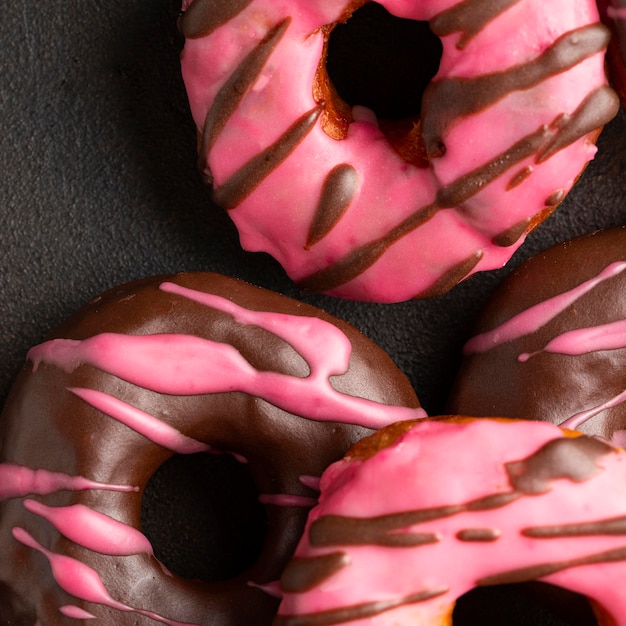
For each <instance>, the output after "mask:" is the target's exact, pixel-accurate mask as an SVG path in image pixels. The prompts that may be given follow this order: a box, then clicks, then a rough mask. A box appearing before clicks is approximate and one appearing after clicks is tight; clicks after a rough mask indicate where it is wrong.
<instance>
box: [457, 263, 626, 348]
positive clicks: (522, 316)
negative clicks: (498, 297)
mask: <svg viewBox="0 0 626 626" xmlns="http://www.w3.org/2000/svg"><path fill="white" fill-rule="evenodd" d="M625 269H626V262H621V261H620V262H615V263H611V264H610V265H609V266H607V267H606V268H605V269H604V270H602V272H600V274H598V276H595V277H594V278H591V279H590V280H587V281H585V282H584V283H581V284H580V285H577V286H576V287H574V288H573V289H570V290H569V291H566V292H564V293H561V294H559V295H556V296H554V297H552V298H548V299H547V300H545V301H543V302H540V303H539V304H536V305H535V306H532V307H530V308H529V309H526V310H525V311H522V312H521V313H518V314H517V315H515V316H513V317H512V318H511V319H509V320H507V321H506V322H504V323H503V324H501V325H500V326H498V327H497V328H494V329H493V330H490V331H487V332H485V333H482V334H480V335H476V336H475V337H472V339H470V340H469V341H468V342H467V343H466V344H465V347H464V350H463V352H464V353H465V354H466V355H469V354H478V353H481V352H487V351H489V350H491V349H492V348H495V347H497V346H499V345H502V344H503V343H506V342H507V341H513V340H515V339H519V338H520V337H523V336H524V335H528V334H530V333H533V332H535V331H536V330H538V329H539V328H541V327H542V326H543V325H545V324H547V323H548V322H549V321H550V320H552V319H554V318H555V317H556V316H557V315H559V314H560V313H562V312H563V311H564V310H565V309H566V308H567V307H569V306H571V305H572V304H573V303H574V302H576V300H578V299H579V298H581V297H582V296H583V295H585V294H586V293H588V292H589V291H591V290H592V289H594V288H595V287H596V286H597V285H599V284H600V283H601V282H603V281H604V280H608V279H610V278H613V277H614V276H617V275H618V274H620V273H621V272H623V271H624V270H625Z"/></svg>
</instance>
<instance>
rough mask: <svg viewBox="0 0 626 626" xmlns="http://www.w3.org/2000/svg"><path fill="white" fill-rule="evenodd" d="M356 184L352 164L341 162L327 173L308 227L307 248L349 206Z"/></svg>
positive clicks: (356, 187) (331, 227)
mask: <svg viewBox="0 0 626 626" xmlns="http://www.w3.org/2000/svg"><path fill="white" fill-rule="evenodd" d="M358 186H359V175H358V173H357V171H356V170H355V169H354V167H352V165H348V164H347V163H342V164H341V165H337V166H336V167H334V168H333V169H332V170H331V171H330V172H329V173H328V176H327V177H326V180H325V181H324V185H323V187H322V193H321V196H320V200H319V203H318V205H317V209H316V211H315V216H314V218H313V222H312V223H311V227H310V229H309V234H308V237H307V242H306V248H307V249H308V248H310V247H311V246H312V245H314V244H316V243H317V242H318V241H320V240H321V239H323V238H324V237H325V236H326V235H327V234H328V233H329V232H330V231H331V230H332V229H333V227H334V226H335V224H336V223H337V222H338V221H339V220H340V219H341V217H342V216H343V214H344V213H345V212H346V210H347V209H348V207H349V206H350V203H351V202H352V200H353V198H354V196H355V194H356V193H357V191H358Z"/></svg>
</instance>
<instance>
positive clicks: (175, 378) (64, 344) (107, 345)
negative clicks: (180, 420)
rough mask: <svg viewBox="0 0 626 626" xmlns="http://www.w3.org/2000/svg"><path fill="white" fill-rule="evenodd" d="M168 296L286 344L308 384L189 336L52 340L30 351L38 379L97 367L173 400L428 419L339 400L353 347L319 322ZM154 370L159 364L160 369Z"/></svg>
mask: <svg viewBox="0 0 626 626" xmlns="http://www.w3.org/2000/svg"><path fill="white" fill-rule="evenodd" d="M163 288H164V289H166V290H167V289H169V290H170V291H172V292H176V293H179V292H180V295H183V296H184V297H188V298H189V297H193V298H194V299H196V300H197V301H199V302H202V303H204V304H206V305H207V306H211V307H218V308H221V309H223V310H225V311H227V312H230V313H231V314H233V315H235V316H236V317H237V319H239V320H241V321H242V322H243V323H247V324H254V325H257V326H259V327H261V328H265V329H267V330H269V331H270V332H273V333H274V334H276V335H277V336H279V337H281V338H282V339H284V340H286V341H288V342H289V343H290V344H291V345H292V346H293V347H294V348H295V349H296V350H298V352H299V353H300V354H301V355H302V357H303V358H304V359H305V360H306V361H307V363H308V364H309V367H310V374H309V376H307V377H306V378H298V377H295V376H290V375H286V374H280V373H276V372H268V371H258V370H256V369H254V368H253V367H252V366H251V365H250V363H248V361H246V360H245V359H244V358H243V357H242V355H241V354H240V353H239V352H238V351H237V350H236V349H235V348H233V347H232V346H230V345H228V344H222V343H218V342H215V341H210V340H208V339H203V338H200V337H195V336H191V335H178V334H158V335H142V336H130V335H120V334H116V333H102V334H100V335H96V336H94V337H90V338H88V339H84V340H82V341H79V340H73V339H53V340H51V341H48V342H46V343H43V344H40V345H39V346H36V347H34V348H32V349H31V350H30V351H29V353H28V359H30V360H31V361H32V362H33V370H34V371H36V370H37V368H38V367H39V365H40V364H41V363H42V362H45V363H48V364H51V365H55V366H57V367H60V368H62V369H64V370H65V371H68V372H71V371H73V370H74V369H76V368H77V367H79V366H80V365H82V364H88V365H92V366H94V367H97V368H99V369H101V370H103V371H105V372H107V373H109V374H112V375H114V376H118V377H119V378H122V379H124V380H126V381H128V382H131V383H133V384H135V385H139V386H141V387H144V388H146V389H150V390H152V391H156V392H159V393H166V394H174V395H196V394H211V393H222V392H231V391H240V392H244V393H248V394H250V395H252V396H256V397H259V398H263V399H264V400H266V401H268V402H270V403H271V404H274V405H275V406H277V407H279V408H281V409H283V410H286V411H289V412H290V413H292V414H294V415H299V416H301V417H304V418H308V419H313V420H318V421H336V420H337V419H338V418H339V417H340V419H341V421H342V422H343V423H346V424H359V425H362V426H366V427H370V428H380V427H381V426H384V425H387V424H389V423H390V422H393V421H404V420H410V419H416V418H420V417H425V415H426V413H425V412H424V410H423V409H421V408H407V407H400V406H390V405H384V404H380V403H377V402H374V401H371V400H367V399H364V398H357V397H354V396H349V395H347V394H344V393H341V392H339V391H337V390H336V389H334V388H333V386H332V384H331V382H330V377H331V376H333V375H337V374H342V373H344V372H346V371H347V370H348V368H349V358H350V349H351V346H350V342H349V340H348V339H347V337H346V336H345V335H344V333H342V332H341V331H340V330H339V329H337V328H336V327H335V326H333V325H332V324H329V323H327V322H324V321H323V320H320V319H318V318H307V317H300V316H293V315H285V314H276V313H267V312H257V311H249V310H245V309H242V308H241V307H238V306H236V305H234V304H233V303H231V302H229V301H228V300H225V299H223V298H218V297H214V296H208V297H206V298H205V296H206V294H204V293H202V292H197V291H193V290H187V289H182V288H180V287H178V286H176V285H172V284H169V285H168V284H165V285H164V287H163ZM155 364H158V366H157V367H155Z"/></svg>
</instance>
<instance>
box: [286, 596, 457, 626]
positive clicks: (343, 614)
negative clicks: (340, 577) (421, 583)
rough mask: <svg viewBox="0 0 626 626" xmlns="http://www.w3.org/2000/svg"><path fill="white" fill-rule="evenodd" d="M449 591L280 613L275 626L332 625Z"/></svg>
mask: <svg viewBox="0 0 626 626" xmlns="http://www.w3.org/2000/svg"><path fill="white" fill-rule="evenodd" d="M447 592H448V589H447V588H441V589H426V590H424V591H418V592H417V593H412V594H410V595H408V596H404V597H402V598H397V599H392V600H378V601H375V602H367V603H365V604H357V605H354V606H347V607H343V608H340V609H331V610H329V611H319V612H317V613H307V614H304V615H278V616H277V617H276V619H275V620H274V626H332V624H342V623H344V622H351V621H353V620H356V619H366V618H368V617H375V616H376V615H380V614H381V613H385V612H386V611H391V610H392V609H397V608H398V607H400V606H403V605H405V604H415V603H417V602H424V601H426V600H430V599H431V598H436V597H437V596H441V595H443V594H444V593H447Z"/></svg>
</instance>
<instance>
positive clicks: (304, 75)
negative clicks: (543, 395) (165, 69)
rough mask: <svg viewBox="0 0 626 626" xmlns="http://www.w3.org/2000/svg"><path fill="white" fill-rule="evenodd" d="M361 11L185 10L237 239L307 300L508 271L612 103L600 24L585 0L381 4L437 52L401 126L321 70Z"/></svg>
mask: <svg viewBox="0 0 626 626" xmlns="http://www.w3.org/2000/svg"><path fill="white" fill-rule="evenodd" d="M366 4H368V2H367V0H359V1H354V0H334V1H333V0H324V1H323V2H322V1H317V2H313V1H311V0H306V1H302V2H295V3H294V2H287V1H285V0H280V1H276V0H238V1H229V2H225V1H216V0H191V1H188V0H185V1H184V2H183V11H184V12H183V15H182V17H181V18H180V24H181V26H180V28H181V31H182V33H183V35H184V36H185V38H186V42H185V46H184V49H183V52H182V59H181V63H182V73H183V79H184V82H185V86H186V89H187V94H188V98H189V102H190V106H191V112H192V115H193V119H194V120H195V123H196V126H197V128H198V134H199V155H200V156H199V164H200V168H201V170H202V171H203V172H204V177H205V179H206V181H207V182H208V183H210V184H211V185H212V187H213V199H214V202H215V203H216V204H217V205H219V206H221V207H223V208H224V209H225V210H227V211H228V213H229V216H230V217H231V218H232V220H233V221H234V223H235V225H236V226H237V229H238V231H239V236H240V240H241V244H242V246H243V247H244V248H245V249H246V250H250V251H264V252H267V253H269V254H271V255H272V256H274V257H275V258H276V259H277V260H278V261H279V262H280V263H281V265H282V266H283V267H284V268H285V270H286V271H287V273H288V274H289V275H290V277H291V278H292V279H293V280H294V281H295V282H296V283H297V284H298V285H299V286H300V287H301V288H302V289H304V290H307V291H312V292H325V293H328V294H331V295H334V296H340V297H345V298H349V299H354V300H366V301H375V302H396V301H403V300H409V299H412V298H424V297H429V296H434V295H437V294H440V293H443V292H445V291H447V290H449V289H450V288H452V287H453V286H454V285H455V284H457V283H458V282H459V281H460V280H462V279H463V278H465V277H467V276H469V275H471V274H472V273H474V272H477V271H480V270H488V269H493V268H499V267H501V266H502V265H504V264H505V263H506V262H507V261H508V259H509V258H510V257H511V255H512V254H513V252H514V251H515V250H516V249H517V248H518V247H519V246H520V245H521V243H522V242H523V240H524V238H525V236H526V234H527V233H528V232H529V231H530V230H532V229H533V228H534V227H535V226H536V225H537V224H539V223H540V222H541V221H542V220H543V219H544V218H545V217H546V216H547V215H548V214H549V213H551V212H552V210H553V209H554V208H555V207H556V206H557V205H558V204H559V203H560V202H561V201H562V200H563V198H564V197H565V196H566V194H567V193H568V192H569V190H570V188H571V187H572V185H573V184H574V182H575V181H576V180H577V177H578V176H579V174H580V173H581V171H582V170H583V168H584V167H585V165H586V163H587V162H588V161H589V160H590V159H592V158H593V155H594V154H595V151H596V147H595V145H594V142H595V138H596V137H597V135H598V133H599V131H600V129H601V127H602V126H603V125H604V124H606V123H607V122H608V121H609V120H611V119H612V118H613V117H614V116H615V114H616V112H617V111H618V109H619V100H618V98H617V96H616V94H615V93H614V92H613V91H612V90H611V89H610V88H609V87H608V86H607V84H606V76H605V70H604V57H605V50H606V46H607V44H608V41H609V37H610V34H609V29H608V28H607V27H606V26H604V25H602V24H601V23H600V22H599V15H598V10H597V8H596V4H595V2H593V1H592V0H552V1H551V2H549V3H547V2H544V1H543V0H498V1H496V2H492V1H488V2H487V1H483V0H479V1H472V2H470V1H462V2H456V3H455V2H452V1H451V0H429V1H427V2H407V1H406V0H380V2H379V3H374V4H380V5H382V6H383V7H384V8H385V9H387V10H388V11H389V13H391V14H392V15H394V16H395V17H397V18H402V19H405V20H412V21H422V22H426V21H427V22H428V24H429V25H430V28H431V29H432V31H433V32H434V33H435V34H436V35H437V36H438V37H439V38H440V40H441V44H442V46H443V53H442V56H441V62H440V65H439V71H438V73H437V74H436V76H435V77H434V79H433V80H432V81H431V83H430V84H429V85H428V87H427V88H426V90H425V92H424V95H423V100H422V106H421V113H420V115H419V116H418V117H417V118H415V119H408V120H407V119H405V120H399V121H397V122H396V123H395V124H394V123H387V121H379V120H378V119H377V115H376V112H374V111H372V110H368V109H367V108H365V107H363V106H359V105H360V104H361V103H359V102H356V103H351V104H354V106H350V105H348V104H347V103H346V102H345V101H344V100H343V99H342V98H341V95H340V94H339V93H338V91H337V89H335V87H334V86H333V84H332V81H331V80H330V78H329V77H328V74H327V72H326V69H325V64H324V59H325V57H326V49H327V48H328V46H329V42H330V41H331V38H332V31H333V28H334V27H335V26H336V25H337V24H338V23H340V22H345V21H346V20H347V19H348V18H349V17H350V16H351V14H352V13H355V12H356V11H365V10H367V8H368V7H367V6H365V7H362V5H366ZM361 7H362V8H361ZM504 41H506V45H503V44H502V42H504ZM409 129H410V130H409Z"/></svg>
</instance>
